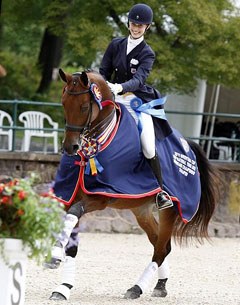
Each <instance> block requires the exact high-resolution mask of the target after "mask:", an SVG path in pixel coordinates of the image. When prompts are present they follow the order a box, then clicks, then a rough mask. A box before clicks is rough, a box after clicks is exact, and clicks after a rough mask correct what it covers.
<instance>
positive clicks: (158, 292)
mask: <svg viewBox="0 0 240 305" xmlns="http://www.w3.org/2000/svg"><path fill="white" fill-rule="evenodd" d="M166 296H167V290H166V289H165V288H163V289H156V288H155V289H154V290H153V293H152V297H158V298H165V297H166Z"/></svg>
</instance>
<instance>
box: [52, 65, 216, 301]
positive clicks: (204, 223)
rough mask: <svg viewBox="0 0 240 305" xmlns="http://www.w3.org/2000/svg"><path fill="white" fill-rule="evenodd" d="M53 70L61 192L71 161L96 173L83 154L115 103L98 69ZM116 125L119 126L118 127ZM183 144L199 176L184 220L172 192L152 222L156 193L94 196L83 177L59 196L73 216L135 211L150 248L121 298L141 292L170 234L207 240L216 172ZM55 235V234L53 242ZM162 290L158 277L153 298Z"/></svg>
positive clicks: (57, 294) (61, 294)
mask: <svg viewBox="0 0 240 305" xmlns="http://www.w3.org/2000/svg"><path fill="white" fill-rule="evenodd" d="M59 74H60V77H61V79H62V80H63V81H64V82H65V83H66V84H65V85H64V89H63V94H62V105H63V108H64V117H65V135H64V140H63V150H64V152H65V158H67V159H66V160H67V163H66V164H65V165H64V166H62V168H65V174H66V177H65V178H64V176H61V177H60V178H61V179H60V178H59V177H58V179H59V180H61V182H63V183H62V184H60V188H61V190H62V189H64V188H66V185H65V181H67V180H68V181H69V180H71V177H68V176H67V175H68V173H69V171H71V170H72V168H73V167H72V165H71V164H70V163H71V160H72V159H73V163H72V164H78V165H79V167H80V174H79V176H78V177H80V176H81V177H84V176H85V177H86V175H85V173H86V169H87V167H88V171H89V172H91V171H93V172H94V170H95V173H93V174H94V175H96V171H98V170H99V171H101V164H100V165H99V164H90V165H89V163H91V162H90V161H91V158H89V159H86V158H87V155H88V154H90V153H92V151H95V152H94V154H93V156H98V153H99V151H98V149H99V147H97V143H96V141H95V138H97V137H98V138H99V137H100V136H101V135H102V133H103V132H104V131H105V130H109V128H110V127H109V126H110V125H114V126H115V125H116V107H118V106H117V104H116V103H114V102H112V99H113V96H112V92H111V91H110V89H109V87H108V85H107V83H106V81H105V80H104V78H103V77H102V76H101V75H100V74H99V73H97V72H94V71H89V70H87V71H83V72H77V73H74V74H69V73H65V72H64V71H63V70H61V69H60V70H59ZM114 118H115V121H114ZM113 121H114V124H113ZM118 128H119V129H120V128H121V126H120V125H119V126H118ZM113 130H114V129H111V133H110V132H109V133H108V137H110V138H111V137H112V139H113V136H112V134H113V133H114V131H113ZM126 133H127V135H129V136H130V131H129V130H127V131H126ZM115 135H116V134H115ZM86 139H87V140H86ZM83 142H84V144H83ZM187 142H188V144H189V146H190V149H191V151H192V152H193V153H194V155H195V156H196V161H197V168H198V171H197V176H198V178H197V179H200V184H201V185H200V191H201V195H200V199H199V200H200V201H199V202H198V206H197V209H196V211H195V213H194V215H193V216H192V217H191V219H190V221H186V220H185V221H184V220H183V218H182V217H181V215H180V213H179V209H178V208H176V206H177V202H178V199H177V198H176V197H175V196H174V194H171V198H172V200H173V202H174V206H173V207H171V208H167V209H164V210H161V211H159V210H158V216H159V221H157V220H156V219H155V217H154V214H153V207H154V204H153V203H154V202H155V196H156V192H155V193H154V192H152V193H151V192H150V193H148V194H147V195H143V196H132V197H131V196H129V197H128V198H127V197H126V196H125V197H124V196H121V195H120V196H119V195H116V196H115V195H113V196H111V195H110V196H109V195H108V194H107V192H106V194H105V193H104V192H100V191H99V192H96V193H95V194H94V193H92V192H90V191H89V190H87V189H86V185H85V184H84V181H83V180H81V179H80V180H79V178H78V179H77V180H76V183H75V184H76V185H78V188H75V189H73V192H74V196H73V197H72V195H71V196H70V197H71V199H70V200H68V201H64V200H63V202H64V203H65V204H66V209H67V213H68V214H67V215H70V216H73V215H74V217H75V218H77V220H79V219H80V218H81V216H82V215H84V214H86V213H90V212H93V211H96V210H103V209H105V208H106V207H110V208H114V209H128V210H130V211H131V212H132V213H133V214H134V215H135V217H136V220H137V222H138V224H139V226H140V227H141V228H142V229H143V230H144V231H145V232H146V234H147V236H148V239H149V241H150V243H151V244H152V245H153V249H154V250H153V256H152V261H151V262H150V264H149V265H148V266H147V267H146V269H145V270H144V272H143V274H142V275H141V276H140V278H139V280H138V282H137V283H136V285H133V286H132V287H131V288H130V289H128V290H127V292H126V293H125V296H124V297H125V298H128V299H135V298H138V297H140V295H141V294H142V293H143V292H144V290H145V289H146V287H147V285H148V284H149V282H150V281H151V279H152V277H153V275H154V274H155V271H156V270H157V268H159V267H161V265H162V264H163V262H164V259H165V258H166V257H167V255H168V254H169V253H170V251H171V238H172V237H174V239H175V240H176V241H178V242H179V244H182V243H183V242H184V241H187V240H192V239H195V238H196V240H197V241H199V242H200V243H201V242H202V241H203V240H204V239H205V238H206V239H207V238H209V236H208V225H209V221H210V219H211V217H212V215H213V213H214V209H215V206H216V203H217V200H218V199H217V194H218V175H217V173H216V171H215V169H214V168H213V167H212V165H211V164H210V163H209V161H208V159H207V158H206V157H205V154H204V152H203V151H202V149H201V147H200V146H199V145H198V144H197V143H195V142H193V141H187ZM86 144H87V145H86ZM104 145H106V144H103V146H104ZM185 146H186V144H185ZM107 148H109V149H111V147H110V145H109V146H108V147H107ZM100 150H101V149H100ZM106 150H107V149H106ZM116 151H117V150H116ZM83 153H84V155H83ZM79 156H80V157H81V158H80V157H79ZM75 158H78V159H75ZM129 158H130V157H129ZM92 159H94V158H92ZM76 160H77V161H76ZM79 160H80V161H79ZM69 162H70V163H69ZM119 163H120V166H123V167H124V164H123V163H121V158H120V159H119ZM69 164H70V165H69ZM60 166H61V163H60ZM110 166H111V165H110ZM178 166H180V165H179V164H178ZM84 171H85V172H84ZM168 175H171V172H170V173H168ZM163 177H164V175H163ZM64 179H65V180H64ZM62 180H63V181H62ZM119 181H120V180H119ZM93 184H94V183H90V186H91V187H93ZM109 184H111V181H109ZM184 191H185V190H184V189H183V190H182V192H184ZM59 197H60V196H59ZM74 217H73V218H74ZM75 218H74V219H75ZM75 225H76V222H74V225H72V227H71V226H70V227H68V228H65V231H64V234H65V236H66V235H67V238H69V237H70V234H71V238H70V240H72V242H70V241H69V244H68V246H67V247H66V250H65V251H66V255H67V257H68V258H70V260H71V258H72V259H73V258H75V257H76V255H77V246H78V242H77V241H76V235H77V232H76V231H75V232H74V229H73V228H74V226H75ZM66 232H67V233H66ZM60 239H61V238H59V240H60ZM57 247H59V248H61V245H60V243H59V242H58V243H57ZM60 261H61V259H56V257H55V258H54V257H53V258H52V259H51V261H50V262H47V267H49V268H56V267H58V266H59V263H60ZM73 265H74V264H72V263H70V266H71V267H70V269H71V268H72V270H73V269H74V268H75V267H73ZM73 283H74V281H73V280H72V279H70V280H69V279H68V276H66V279H64V280H63V283H62V284H61V285H60V286H59V287H58V288H57V289H56V290H54V291H53V293H52V295H51V297H50V299H53V300H62V299H68V298H69V295H70V289H71V288H72V287H73ZM166 294H167V292H166V288H165V282H164V281H161V280H159V281H158V282H157V284H156V286H155V288H154V291H153V296H160V297H163V296H166Z"/></svg>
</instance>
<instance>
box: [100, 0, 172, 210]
mask: <svg viewBox="0 0 240 305" xmlns="http://www.w3.org/2000/svg"><path fill="white" fill-rule="evenodd" d="M152 19H153V12H152V9H151V8H150V7H149V6H148V5H146V4H136V5H134V6H133V7H132V8H131V10H130V11H129V15H128V29H129V36H128V37H124V38H119V37H118V38H114V39H113V40H112V41H111V43H110V44H109V46H108V48H107V50H106V52H105V54H104V56H103V59H102V62H101V66H100V69H99V72H100V74H101V75H102V76H103V77H104V78H105V79H106V80H107V81H108V85H109V87H110V89H111V90H112V92H113V93H114V95H115V98H116V101H117V102H120V103H123V104H124V105H125V106H126V107H127V109H128V110H129V111H130V113H131V114H132V115H133V116H136V114H135V112H134V111H133V110H132V109H131V106H130V101H131V100H132V99H133V98H134V97H136V96H137V97H138V98H140V99H141V100H142V101H143V103H147V102H151V101H152V100H155V99H159V98H161V94H160V93H159V91H158V90H156V89H154V88H153V87H151V86H149V85H147V84H146V83H145V81H146V79H147V77H148V75H149V73H150V71H151V69H152V65H153V63H154V60H155V53H154V52H153V50H152V49H151V47H150V46H149V45H148V44H147V43H146V42H145V40H144V34H145V33H146V31H147V30H148V29H149V28H150V26H151V23H152ZM130 93H132V94H130ZM135 119H136V118H135ZM141 124H142V131H141V135H140V139H141V144H142V150H143V154H144V156H145V157H146V158H147V159H148V161H149V164H150V166H151V168H152V171H153V173H154V174H155V176H156V178H157V181H158V183H159V186H160V187H161V188H162V187H163V182H162V173H161V166H160V161H159V158H158V155H157V153H156V149H155V132H154V125H153V120H152V116H151V115H149V114H147V113H144V112H141ZM156 204H157V207H158V208H159V209H160V210H161V209H165V208H168V207H171V206H172V205H173V203H172V201H171V199H170V198H169V197H168V196H166V195H165V192H164V191H163V190H162V191H161V192H159V193H158V194H157V196H156Z"/></svg>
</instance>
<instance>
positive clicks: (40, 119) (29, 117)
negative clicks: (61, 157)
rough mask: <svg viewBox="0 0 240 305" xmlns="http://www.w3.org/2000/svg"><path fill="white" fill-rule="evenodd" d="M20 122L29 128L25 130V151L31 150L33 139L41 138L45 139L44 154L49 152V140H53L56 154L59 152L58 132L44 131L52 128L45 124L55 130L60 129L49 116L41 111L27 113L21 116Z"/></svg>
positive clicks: (23, 143)
mask: <svg viewBox="0 0 240 305" xmlns="http://www.w3.org/2000/svg"><path fill="white" fill-rule="evenodd" d="M19 121H20V122H22V123H23V124H24V127H25V128H27V129H25V130H24V138H23V142H22V150H23V151H29V150H30V143H31V137H41V138H44V152H47V138H53V145H54V153H57V152H58V132H57V131H45V130H42V129H43V128H50V127H47V126H46V124H45V123H48V125H50V126H52V127H53V129H58V123H57V122H54V121H53V120H52V119H51V117H50V116H49V115H47V114H46V113H43V112H40V111H25V112H22V113H21V114H20V115H19ZM44 126H45V127H44ZM32 128H33V129H34V130H33V129H32ZM31 129H32V130H31Z"/></svg>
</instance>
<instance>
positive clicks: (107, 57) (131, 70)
mask: <svg viewBox="0 0 240 305" xmlns="http://www.w3.org/2000/svg"><path fill="white" fill-rule="evenodd" d="M127 40H128V38H127V37H124V38H119V37H118V38H114V39H113V40H112V41H111V42H110V44H109V46H108V48H107V50H106V52H105V54H104V56H103V59H102V62H101V66H100V69H99V72H100V74H101V75H102V76H103V77H104V78H105V79H106V80H107V81H109V82H111V83H118V84H121V85H122V87H123V92H122V93H123V94H124V93H126V92H133V93H134V94H135V95H136V96H137V97H139V98H141V99H142V100H143V102H150V101H152V100H154V99H157V98H160V97H161V94H160V92H159V91H158V90H156V89H155V88H153V87H151V86H150V85H147V84H146V83H145V81H146V79H147V77H148V75H149V73H150V71H151V70H152V65H153V62H154V60H155V53H154V51H153V50H152V49H151V47H150V46H149V45H148V44H147V43H146V42H145V41H144V40H143V41H142V42H141V43H140V44H139V45H137V46H136V47H135V48H134V49H133V50H132V51H131V52H130V53H129V54H128V55H126V53H127Z"/></svg>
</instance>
